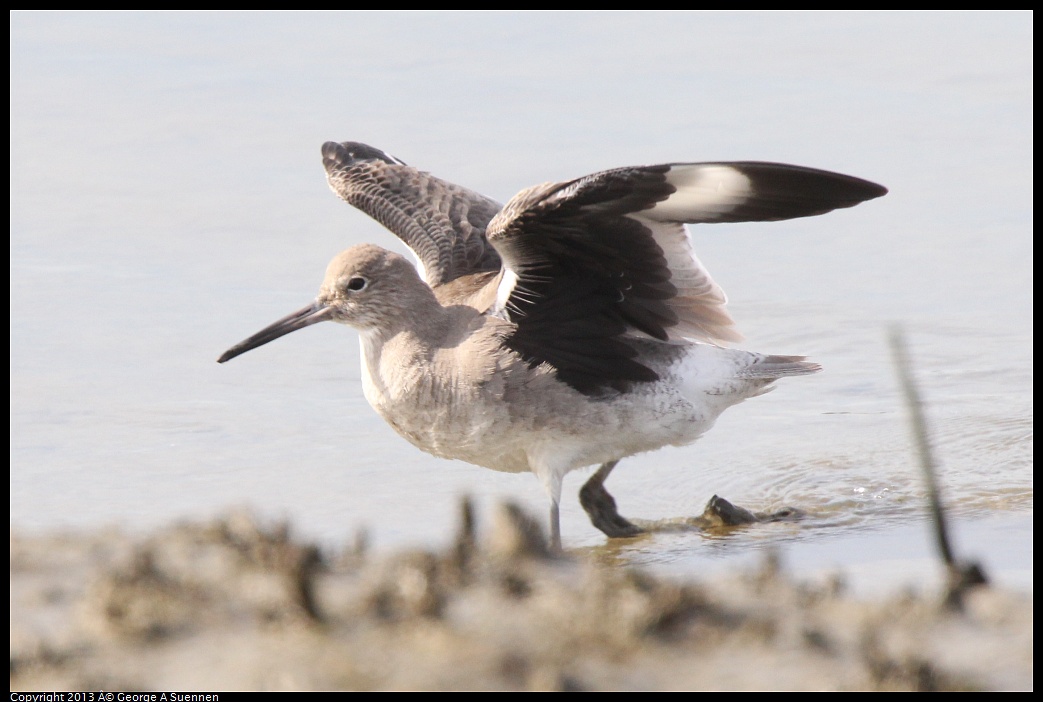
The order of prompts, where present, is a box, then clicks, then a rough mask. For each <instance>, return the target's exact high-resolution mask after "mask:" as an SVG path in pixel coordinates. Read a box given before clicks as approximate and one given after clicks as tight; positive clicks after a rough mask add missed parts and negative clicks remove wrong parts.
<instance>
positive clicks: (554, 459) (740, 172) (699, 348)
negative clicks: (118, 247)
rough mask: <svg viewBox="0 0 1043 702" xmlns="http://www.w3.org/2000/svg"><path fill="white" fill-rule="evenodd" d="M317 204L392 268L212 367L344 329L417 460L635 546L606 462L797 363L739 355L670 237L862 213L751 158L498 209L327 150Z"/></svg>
mask: <svg viewBox="0 0 1043 702" xmlns="http://www.w3.org/2000/svg"><path fill="white" fill-rule="evenodd" d="M322 158H323V165H324V166H325V169H326V176H327V181H328V183H329V185H330V187H331V188H332V190H333V191H334V192H335V193H336V194H337V195H339V196H340V197H341V198H342V199H344V200H346V201H347V202H348V203H350V204H352V205H354V206H355V207H357V208H358V209H360V210H362V211H363V212H365V213H366V214H368V215H370V216H371V217H373V218H374V219H376V220H377V221H379V222H380V223H381V224H383V225H384V226H385V227H387V228H388V229H389V230H391V232H392V233H394V234H395V235H397V236H398V237H399V238H400V239H401V240H402V241H403V242H405V243H406V245H407V246H408V247H409V248H410V249H411V250H412V251H413V253H414V254H415V256H416V259H417V267H414V265H413V264H411V263H410V262H409V261H408V260H407V259H405V258H404V257H402V256H399V255H398V254H395V253H392V252H390V251H387V250H385V249H382V248H380V247H378V246H374V245H370V244H362V245H358V246H354V247H352V248H350V249H347V250H346V251H344V252H342V253H341V254H339V255H338V256H337V257H336V258H334V259H333V261H332V262H331V263H330V264H329V266H328V268H327V269H326V276H325V279H324V280H323V283H322V286H321V288H320V290H319V295H318V297H317V298H316V299H315V301H314V302H313V303H312V304H310V305H308V306H307V307H305V308H303V309H301V310H299V311H297V312H294V313H293V314H290V315H288V316H286V317H284V318H282V319H280V320H278V321H277V322H275V323H273V324H272V325H270V326H268V327H266V328H265V329H263V330H261V331H260V332H258V333H257V334H254V335H253V336H251V337H249V338H248V339H246V340H244V341H242V342H240V343H239V344H236V345H235V346H233V347H232V348H230V349H229V350H228V351H226V352H225V353H224V354H223V355H222V356H221V357H220V358H219V359H218V362H220V363H224V362H225V361H227V360H229V359H231V358H234V357H235V356H238V355H239V354H242V353H244V352H246V351H249V350H250V349H254V348H256V347H258V346H261V345H263V344H266V343H268V342H269V341H272V340H274V339H277V338H279V337H280V336H283V335H285V334H288V333H290V332H292V331H296V330H298V329H302V328H304V327H307V326H310V325H312V324H316V323H318V322H324V321H334V322H340V323H343V324H348V325H350V326H352V327H354V328H355V329H357V330H358V332H359V336H360V340H361V347H362V354H361V355H362V382H363V388H364V392H365V395H366V399H367V400H368V401H369V403H370V404H371V405H372V406H373V408H374V409H375V410H376V411H377V412H378V413H379V414H380V415H381V416H382V417H383V418H384V419H385V420H386V421H387V422H388V424H390V425H391V426H392V427H393V428H394V429H395V431H397V432H398V433H399V434H401V435H402V436H403V437H405V438H406V439H407V440H409V441H410V442H411V443H413V444H414V445H415V446H417V447H418V448H420V449H422V450H424V451H426V452H428V453H431V454H434V455H435V456H440V457H443V458H452V459H460V460H464V461H467V462H469V463H473V464H476V465H479V466H484V467H486V468H492V469H494V470H500V471H509V472H525V471H531V472H532V473H534V474H535V475H536V477H537V478H539V480H540V481H541V483H542V484H543V487H544V489H545V490H546V492H547V495H548V496H549V497H550V538H551V541H552V544H553V545H554V546H555V547H557V548H560V546H561V530H560V526H559V516H558V514H559V507H558V505H559V502H560V499H561V489H562V480H563V479H564V477H565V475H566V474H567V473H569V472H570V471H572V470H576V469H578V468H583V467H588V466H595V465H597V466H599V467H598V468H597V470H596V471H595V472H594V474H593V476H592V477H591V478H590V479H589V480H588V481H587V482H586V484H585V485H584V486H583V488H582V489H581V491H580V502H581V504H582V505H583V507H584V509H585V510H586V511H587V513H588V515H589V516H590V519H591V522H592V523H593V524H594V526H596V527H597V528H598V529H600V530H601V531H602V532H604V533H605V534H606V535H607V536H609V537H626V536H633V535H636V534H638V533H640V532H641V531H642V530H641V529H640V528H639V527H638V526H636V525H635V524H633V523H632V522H630V521H629V520H628V519H626V518H625V517H623V516H622V515H620V514H619V512H618V510H617V508H616V503H615V500H614V499H613V497H612V496H611V495H610V494H609V493H608V491H607V490H606V489H605V486H604V483H605V480H606V478H608V476H609V473H611V472H612V470H613V468H615V466H616V464H617V463H618V462H619V460H620V459H622V458H625V457H627V456H632V455H634V454H637V453H642V452H646V451H652V450H655V449H658V448H661V447H663V446H667V445H675V446H678V445H684V444H689V443H691V442H693V441H695V440H696V439H698V438H699V437H700V436H701V435H702V434H703V433H705V432H706V431H707V430H708V429H710V427H712V426H713V424H714V422H715V421H716V419H717V417H718V416H719V415H720V414H721V413H722V412H723V411H724V410H725V409H727V408H728V407H730V406H732V405H735V404H737V403H739V402H741V401H743V400H745V399H747V398H749V397H754V396H756V395H760V394H763V393H764V392H767V391H768V390H770V389H771V385H772V383H773V382H774V381H775V380H777V379H779V378H782V377H785V376H791V375H806V374H809V373H815V372H817V371H818V370H820V367H819V365H818V364H816V363H812V362H810V361H807V360H805V357H803V356H779V355H766V354H759V353H751V352H748V351H741V350H736V349H731V348H725V347H724V346H722V345H720V344H722V343H724V342H733V341H738V340H739V339H741V337H740V336H739V334H738V333H737V331H736V330H735V325H734V322H733V320H732V318H731V316H730V315H729V314H728V312H727V311H726V309H725V303H726V297H725V294H724V291H723V290H721V288H720V287H719V286H718V285H717V284H716V283H715V282H714V281H713V279H712V278H711V277H710V274H709V273H708V272H707V270H706V268H705V267H704V266H703V265H702V264H701V263H700V262H699V260H698V258H696V256H695V254H694V252H693V250H692V245H691V241H690V238H689V235H688V232H687V230H686V228H685V226H684V225H685V224H693V223H706V222H752V221H772V220H782V219H791V218H795V217H807V216H811V215H818V214H822V213H825V212H829V211H830V210H834V209H838V208H842V207H852V206H854V205H856V204H858V203H860V202H863V201H865V200H870V199H872V198H876V197H880V196H881V195H884V194H885V193H886V192H887V190H886V189H885V188H883V187H881V186H879V185H876V184H874V183H870V182H868V181H865V180H862V179H860V178H854V177H852V176H846V175H841V174H838V173H831V172H828V171H822V170H817V169H812V168H804V167H801V166H792V165H785V164H778V163H763V162H751V161H742V162H717V163H668V164H662V165H654V166H637V167H631V168H617V169H613V170H608V171H602V172H599V173H594V174H592V175H588V176H585V177H582V178H577V179H575V180H570V181H566V182H561V183H545V184H543V185H537V186H534V187H531V188H528V189H526V190H523V191H521V192H520V193H518V194H517V195H515V196H514V197H513V198H512V199H511V200H510V201H509V202H508V203H507V204H506V205H504V206H501V205H500V203H498V202H496V201H494V200H491V199H489V198H487V197H484V196H482V195H479V194H478V193H475V192H472V191H470V190H467V189H466V188H462V187H460V186H458V185H454V184H452V183H448V182H446V181H443V180H440V179H438V178H436V177H434V176H432V175H430V174H428V173H425V172H423V171H419V170H417V169H415V168H412V167H410V166H407V165H406V164H405V163H404V162H403V161H401V160H400V159H398V158H395V157H394V156H391V155H390V154H387V153H385V152H384V151H381V150H380V149H376V148H374V147H372V146H367V145H365V144H360V143H357V142H343V143H335V142H327V143H326V144H324V145H323V146H322Z"/></svg>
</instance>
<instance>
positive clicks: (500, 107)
mask: <svg viewBox="0 0 1043 702" xmlns="http://www.w3.org/2000/svg"><path fill="white" fill-rule="evenodd" d="M1031 58H1032V15H1031V14H1030V13H978V14H964V13H955V14H949V13H884V12H882V13H872V14H860V13H815V14H799V13H798V14H792V13H682V14H659V13H641V14H631V13H604V14H581V13H576V14H574V13H566V14H560V13H558V14H541V13H524V14H509V13H495V14H443V13H435V12H431V13H409V14H398V13H358V14H356V13H345V14H339V13H337V14H327V13H308V14H266V13H251V14H238V13H203V14H197V13H173V14H167V13H119V14H109V13H36V12H15V13H13V14H12V15H11V62H12V70H11V82H12V83H11V105H12V108H11V180H12V182H11V524H12V527H13V528H19V529H32V530H43V529H52V528H57V527H69V526H72V527H75V526H85V525H93V524H99V523H108V522H120V523H125V524H128V525H131V526H141V527H147V526H151V525H155V524H158V523H160V522H163V521H167V520H169V519H172V518H179V517H184V516H189V515H198V516H202V515H210V514H212V513H214V512H215V511H217V510H219V509H221V508H223V507H227V506H229V505H246V506H249V507H250V508H252V509H255V510H257V511H258V512H260V513H261V514H263V515H266V516H270V517H286V518H290V519H292V520H293V521H294V523H295V525H297V527H298V528H299V529H301V530H302V531H304V532H305V533H307V534H309V535H313V536H317V537H319V538H322V539H324V540H328V541H330V542H335V541H338V540H342V539H344V538H345V537H347V536H350V535H351V534H353V533H354V532H355V531H356V530H357V529H359V528H362V527H365V528H366V529H367V530H368V533H369V534H370V538H371V540H372V542H373V543H374V544H375V545H376V546H377V547H390V546H395V545H403V544H433V543H444V542H445V541H446V540H447V539H448V538H449V534H450V533H451V532H452V530H453V528H454V526H455V514H456V509H457V507H456V498H457V496H458V495H460V494H464V493H470V494H473V495H475V497H476V499H477V500H478V503H479V507H480V508H482V507H486V508H487V507H488V505H489V504H490V503H491V502H492V501H493V500H496V499H499V498H501V497H503V496H508V497H512V498H514V499H517V500H519V501H520V502H522V503H523V504H524V505H526V506H528V507H530V508H531V509H532V510H533V511H536V512H538V513H540V514H543V512H544V510H545V509H546V500H545V497H544V495H543V494H542V491H541V489H540V487H539V485H538V483H537V481H535V480H534V479H532V478H531V476H527V475H521V476H517V475H507V474H497V473H493V472H491V471H485V470H481V469H478V468H474V467H471V466H468V465H466V464H462V463H456V462H447V461H443V460H440V459H435V458H432V457H429V456H426V455H424V454H421V453H419V452H418V451H416V450H415V449H414V448H413V447H411V446H409V445H408V444H406V443H405V442H404V441H403V440H401V439H399V438H398V437H397V436H396V435H394V433H393V432H392V430H391V429H390V428H388V427H387V426H386V425H384V423H383V422H382V421H381V420H380V419H379V418H378V417H377V416H376V415H375V414H374V413H373V412H372V410H371V409H370V408H369V407H368V406H367V404H366V402H365V400H364V399H363V397H362V393H361V388H360V384H359V364H358V343H357V340H356V336H355V334H354V332H352V331H351V330H349V329H346V328H338V327H335V326H334V325H320V327H317V328H313V329H310V330H308V331H305V332H301V333H299V334H294V335H292V336H290V337H287V338H285V339H281V340H279V342H277V343H274V344H271V345H269V346H266V347H265V348H264V349H261V350H258V351H255V352H253V353H251V354H248V355H247V356H244V357H242V358H241V359H236V361H235V362H233V363H230V364H227V365H226V366H218V365H217V364H216V363H215V362H214V361H215V359H216V357H217V355H218V354H219V353H220V352H222V351H223V350H224V349H226V348H227V347H228V346H230V345H231V344H233V343H235V342H237V341H239V340H240V339H242V338H244V337H245V336H247V335H249V334H251V333H253V332H254V331H256V330H258V329H259V328H261V327H262V326H264V325H266V324H268V323H269V322H271V321H273V320H274V319H276V318H278V317H280V316H282V315H284V314H286V313H287V312H289V311H291V310H294V309H297V308H299V307H300V306H302V305H303V304H305V303H306V302H308V301H309V300H310V299H311V298H312V296H313V295H314V294H315V291H316V289H317V286H318V283H319V281H320V279H321V276H322V272H323V270H324V268H325V265H326V262H327V261H328V259H329V258H330V257H332V255H333V254H335V253H336V252H337V251H339V250H341V249H343V248H346V247H347V246H349V245H351V244H354V243H358V242H362V241H372V242H375V243H380V244H382V245H385V246H392V245H393V241H392V237H391V236H390V235H389V234H387V233H386V232H385V231H383V230H382V228H381V227H380V226H379V225H378V224H376V223H375V222H372V221H370V220H369V219H368V218H366V217H365V216H364V215H361V214H360V213H357V212H355V211H354V210H353V209H352V208H350V207H349V206H347V205H345V204H344V203H342V202H340V201H338V200H337V198H336V197H334V196H333V195H332V194H331V193H330V192H329V191H328V189H327V188H326V186H325V183H324V178H323V173H322V168H321V162H320V159H319V146H320V144H321V143H322V142H323V141H325V140H328V139H334V140H338V141H340V140H359V141H365V142H368V143H371V144H374V145H376V146H378V147H381V148H384V149H387V150H388V151H389V152H391V153H393V154H395V155H397V156H399V157H400V158H402V159H404V160H405V161H406V162H408V163H410V164H413V165H416V166H418V167H421V168H423V169H425V170H430V171H432V172H435V173H436V174H438V175H440V176H442V177H444V178H447V179H449V180H453V181H456V182H459V183H462V184H464V185H467V186H469V187H471V188H474V189H476V190H479V191H482V192H484V193H486V194H488V195H490V196H492V197H495V198H498V199H500V200H506V199H507V198H509V197H510V196H511V195H512V194H513V193H514V192H516V191H517V190H520V189H521V188H523V187H526V186H528V185H532V184H534V183H537V182H542V181H546V180H554V179H564V178H568V177H575V176H579V175H582V174H585V173H589V172H593V171H596V170H599V169H603V168H609V167H614V166H620V165H626V164H632V163H654V162H662V161H683V160H718V159H722V160H742V159H757V160H773V161H784V162H793V163H799V164H802V165H809V166H815V167H820V168H828V169H832V170H838V171H842V172H846V173H850V174H852V175H857V176H860V177H864V178H867V179H870V180H874V181H877V182H880V183H882V184H884V185H886V186H887V187H889V188H890V189H891V192H890V194H889V195H888V196H887V197H885V198H883V199H880V200H876V201H873V202H870V203H867V204H864V205H862V206H859V207H856V208H854V209H851V210H844V211H841V212H835V213H832V214H829V215H826V216H823V217H817V218H812V219H803V220H797V221H793V222H780V223H770V224H753V225H728V226H724V225H714V226H704V227H699V228H696V231H695V232H693V237H694V241H695V244H696V249H697V251H698V252H699V255H700V257H701V259H702V260H703V262H704V263H705V264H706V265H707V266H708V267H709V269H710V270H711V271H712V272H713V273H714V276H715V278H716V279H717V280H718V282H719V283H720V284H721V285H722V286H723V287H724V289H725V290H727V291H728V292H729V294H730V296H731V301H732V302H731V309H732V311H733V315H734V316H735V318H736V319H737V320H738V322H739V327H740V329H741V330H742V331H743V333H745V334H746V336H747V341H746V342H744V343H743V344H742V345H743V347H745V348H749V349H751V350H756V351H764V352H772V353H805V354H808V355H809V356H811V357H812V358H813V359H814V360H816V361H818V362H820V363H822V365H823V366H824V368H825V372H823V373H822V374H820V375H818V376H814V377H809V378H795V379H792V380H789V381H784V382H782V383H780V384H779V387H778V388H777V390H776V391H775V392H773V393H771V394H770V395H767V396H765V397H762V398H757V399H755V400H752V401H750V402H747V403H745V404H744V405H741V406H739V407H736V408H734V409H732V410H730V411H729V412H728V413H726V414H725V415H724V416H723V417H722V418H721V420H720V421H719V422H718V425H717V427H716V428H715V429H714V430H713V431H711V432H710V433H709V434H708V435H706V436H705V437H704V438H703V439H701V440H700V441H699V442H698V443H697V444H695V445H693V446H689V447H685V448H680V449H666V450H662V451H659V452H656V453H653V454H650V455H645V456H640V457H636V458H633V459H629V460H627V461H625V462H624V463H623V464H622V465H621V467H620V468H619V470H617V471H616V473H614V474H613V477H612V480H611V482H610V484H609V487H610V489H611V491H612V492H613V494H615V495H616V497H617V499H618V500H619V502H620V507H621V510H622V511H623V513H624V514H628V515H632V516H635V517H644V518H648V519H658V518H667V517H678V516H691V515H695V514H698V513H699V512H701V510H702V507H703V505H704V504H705V502H706V500H707V499H708V498H709V497H710V496H711V495H712V494H714V493H718V494H721V495H723V496H725V497H727V498H728V499H730V500H732V501H733V502H735V503H737V504H741V505H744V506H746V507H749V508H752V509H759V510H770V509H777V508H779V507H781V506H784V505H792V506H795V507H799V508H800V509H802V510H804V511H806V512H808V513H809V518H808V520H806V521H805V522H802V523H800V524H798V525H771V526H767V527H756V528H752V529H747V530H742V531H739V532H735V533H733V534H732V535H730V536H728V537H726V538H717V537H709V536H702V535H699V534H697V533H687V534H684V533H682V534H658V535H655V536H651V537H646V538H643V539H638V540H635V541H633V542H624V543H622V544H618V545H615V546H613V547H612V548H613V549H614V550H615V553H617V554H618V555H619V557H621V558H623V560H625V561H627V562H633V563H638V564H643V565H649V566H652V567H658V568H665V569H668V570H669V569H680V570H685V571H699V570H706V569H712V568H714V567H717V566H715V565H714V564H719V563H723V562H732V561H740V562H741V561H742V560H743V559H745V558H748V557H749V554H750V553H755V552H757V551H758V550H759V549H760V548H761V547H762V546H764V545H765V544H781V545H782V547H783V549H784V551H785V553H786V554H788V558H789V560H791V561H792V562H794V563H797V564H799V565H800V566H801V567H802V568H808V569H811V570H816V569H824V568H830V567H834V566H837V567H843V568H845V569H847V570H848V571H850V572H855V573H857V572H873V573H877V574H878V575H879V574H881V573H884V574H887V575H888V576H890V577H892V578H894V580H895V581H903V580H906V581H914V582H915V581H919V580H920V579H921V578H922V577H926V576H925V575H924V574H925V573H927V572H929V571H930V569H931V566H930V564H931V563H932V560H931V559H932V558H933V557H932V555H931V554H932V550H931V545H930V542H929V537H928V536H927V531H926V528H925V525H924V522H923V519H922V517H921V516H920V515H921V514H922V512H923V488H922V485H921V482H920V478H919V475H918V472H917V468H916V465H915V462H914V454H913V451H912V448H911V445H910V441H909V437H908V434H907V426H906V420H905V416H904V410H903V408H902V405H901V401H900V397H899V394H898V390H897V385H896V381H895V373H894V371H893V369H892V367H891V362H890V358H889V351H888V348H887V344H886V333H887V329H888V327H889V325H890V324H892V323H895V322H898V323H901V324H903V325H904V328H905V329H906V332H907V336H908V343H909V346H910V351H911V355H912V358H913V362H914V364H915V369H916V374H917V377H918V380H919V383H920V387H921V391H922V393H923V395H924V397H925V400H926V401H927V403H928V416H929V421H930V424H931V428H932V431H933V442H934V445H935V447H936V450H937V452H938V458H939V460H940V462H941V465H942V467H943V471H944V472H943V476H942V481H943V489H944V493H945V497H946V499H947V501H948V503H949V504H950V508H951V512H952V516H953V518H954V519H955V520H956V522H957V524H958V534H959V535H960V539H959V541H960V543H961V544H965V545H966V548H967V549H968V550H971V549H972V548H973V549H974V551H975V554H977V555H978V556H980V557H983V558H985V559H986V564H987V565H989V566H991V567H992V568H993V569H994V570H995V571H998V572H999V573H1000V574H1001V576H1002V577H1006V578H1008V579H1009V580H1010V581H1012V582H1014V583H1016V584H1019V585H1026V586H1027V587H1031V584H1032V574H1031V573H1032V568H1031V566H1032V529H1031V523H1032V504H1033V498H1032V495H1033V490H1032V463H1033V460H1032V457H1033V450H1032V446H1033V441H1032V433H1033V432H1032V427H1033V411H1032V381H1033V372H1032V347H1033V342H1032V340H1033V334H1032V308H1033V302H1032V275H1033V272H1032V262H1031V261H1032V253H1033V246H1032V194H1031V188H1032V164H1031V155H1032V123H1031V117H1032V63H1031ZM581 478H582V476H581V475H579V474H573V475H571V476H569V478H568V479H567V480H566V485H565V496H564V504H563V517H562V521H563V523H562V526H563V533H564V538H565V543H566V546H568V547H575V548H579V547H583V548H586V547H595V546H598V545H600V544H603V542H604V539H603V538H602V536H601V535H600V533H599V532H597V531H595V530H594V529H593V527H591V526H590V525H589V523H588V522H587V520H586V517H585V515H583V513H582V511H581V510H580V508H579V506H578V504H577V502H576V500H575V492H576V490H577V489H578V487H579V485H580V484H581ZM486 511H487V510H486ZM982 535H986V536H985V537H984V538H983V537H982ZM896 554H897V555H900V558H896ZM917 559H918V560H917ZM914 560H915V561H917V562H918V563H919V564H920V565H919V566H918V567H912V566H907V565H901V564H902V563H906V564H908V562H911V561H914ZM896 561H897V562H898V563H899V566H896V567H891V566H892V565H893V564H894V563H895V562H896Z"/></svg>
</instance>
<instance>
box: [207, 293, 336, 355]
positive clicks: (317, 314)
mask: <svg viewBox="0 0 1043 702" xmlns="http://www.w3.org/2000/svg"><path fill="white" fill-rule="evenodd" d="M330 314H331V309H330V308H329V307H328V306H326V305H324V304H322V303H321V302H313V303H312V304H310V305H308V306H307V307H305V308H304V309H300V310H297V311H296V312H294V313H293V314H289V315H286V316H285V317H283V318H282V319H280V320H279V321H278V322H275V323H274V324H269V325H268V326H267V327H265V328H264V329H262V330H261V331H259V332H257V333H256V334H254V335H253V336H251V337H250V338H249V339H244V340H242V341H240V342H239V343H238V344H236V345H235V346H233V347H232V348H230V349H228V350H227V351H225V352H224V353H223V354H221V357H220V358H218V359H217V362H218V363H224V362H225V361H228V360H231V359H233V358H235V357H236V356H238V355H240V354H243V353H246V352H247V351H249V350H250V349H255V348H257V347H258V346H264V345H265V344H267V343H268V342H269V341H274V340H275V339H278V338H279V337H280V336H286V335H287V334H289V333H290V332H294V331H297V330H298V329H304V328H305V327H310V326H311V325H313V324H318V323H319V322H325V321H327V320H329V319H330Z"/></svg>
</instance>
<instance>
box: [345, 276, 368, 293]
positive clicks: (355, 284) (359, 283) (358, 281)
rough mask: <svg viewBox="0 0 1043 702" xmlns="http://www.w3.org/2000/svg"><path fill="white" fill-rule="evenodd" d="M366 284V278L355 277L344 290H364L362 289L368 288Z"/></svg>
mask: <svg viewBox="0 0 1043 702" xmlns="http://www.w3.org/2000/svg"><path fill="white" fill-rule="evenodd" d="M366 282H367V281H366V279H365V278H359V277H358V276H355V277H353V278H351V279H350V280H349V281H348V284H347V285H345V286H344V288H345V289H346V290H355V291H358V290H362V288H364V287H366Z"/></svg>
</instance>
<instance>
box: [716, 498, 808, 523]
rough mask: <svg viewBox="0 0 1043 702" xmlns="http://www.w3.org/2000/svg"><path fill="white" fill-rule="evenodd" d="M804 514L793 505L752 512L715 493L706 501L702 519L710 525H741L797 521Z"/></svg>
mask: <svg viewBox="0 0 1043 702" xmlns="http://www.w3.org/2000/svg"><path fill="white" fill-rule="evenodd" d="M802 516H804V515H803V513H802V512H801V511H800V510H798V509H793V508H792V507H784V508H783V509H780V510H778V511H776V512H751V511H750V510H748V509H744V508H742V507H738V506H737V505H733V504H732V503H731V502H729V501H728V500H726V499H724V498H723V497H720V496H718V495H714V496H713V497H711V498H710V501H709V502H707V503H706V509H705V510H703V515H702V519H703V520H705V522H706V523H707V524H708V525H710V526H741V525H743V524H756V523H758V522H786V521H796V520H797V519H800V518H801V517H802Z"/></svg>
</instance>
